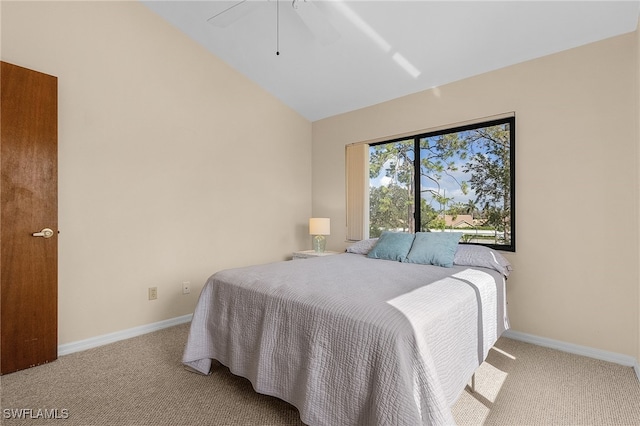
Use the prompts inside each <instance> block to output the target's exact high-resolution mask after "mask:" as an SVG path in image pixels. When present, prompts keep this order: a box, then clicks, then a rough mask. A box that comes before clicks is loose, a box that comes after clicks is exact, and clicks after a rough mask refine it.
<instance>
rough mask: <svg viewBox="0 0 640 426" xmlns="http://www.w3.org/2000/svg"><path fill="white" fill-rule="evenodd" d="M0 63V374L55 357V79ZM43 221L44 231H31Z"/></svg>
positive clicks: (56, 330)
mask: <svg viewBox="0 0 640 426" xmlns="http://www.w3.org/2000/svg"><path fill="white" fill-rule="evenodd" d="M0 65H1V69H0V94H1V102H0V145H1V146H0V170H1V172H2V181H1V184H0V198H1V203H2V206H1V208H0V247H1V252H2V254H1V256H0V281H1V283H0V302H1V303H0V335H1V336H0V337H1V338H0V374H6V373H11V372H13V371H17V370H22V369H25V368H28V367H33V366H35V365H39V364H43V363H46V362H49V361H53V360H55V359H57V357H58V201H57V200H58V179H57V172H58V167H57V164H58V161H57V154H58V147H57V144H58V116H57V115H58V101H57V96H58V93H57V92H58V82H57V78H56V77H52V76H50V75H46V74H42V73H40V72H36V71H32V70H29V69H26V68H22V67H18V66H15V65H11V64H8V63H5V62H2V63H1V64H0ZM44 228H49V229H51V230H52V231H53V232H52V233H51V234H52V235H51V236H50V237H46V238H45V236H33V234H34V233H36V232H39V231H41V230H42V229H44ZM46 234H47V235H48V234H49V233H48V232H47V233H46Z"/></svg>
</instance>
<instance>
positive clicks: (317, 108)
mask: <svg viewBox="0 0 640 426" xmlns="http://www.w3.org/2000/svg"><path fill="white" fill-rule="evenodd" d="M142 3H144V4H145V5H146V6H148V7H149V8H150V9H152V10H153V11H155V12H156V13H158V14H159V15H160V16H162V17H163V18H164V19H166V20H167V21H169V22H170V23H172V24H173V25H174V26H176V27H178V28H179V29H180V30H182V31H183V32H184V33H186V34H187V35H188V36H189V37H191V38H192V39H193V40H195V41H197V42H198V43H200V44H201V45H203V46H204V47H205V48H207V49H208V50H209V51H211V52H212V53H213V54H215V55H216V56H218V57H219V58H221V59H222V60H224V61H225V62H227V63H228V64H229V65H230V66H231V67H233V68H235V69H237V70H238V71H239V72H241V73H242V74H244V75H246V76H247V77H248V78H250V79H251V80H253V81H255V82H256V83H257V84H258V85H260V86H262V87H263V88H264V89H265V90H267V91H268V92H270V93H272V94H273V95H274V96H276V97H277V98H279V99H280V100H281V101H282V102H284V103H285V104H287V105H289V106H290V107H291V108H293V109H294V110H296V111H298V112H299V113H300V114H301V115H303V116H304V117H306V118H307V119H309V120H311V121H315V120H319V119H322V118H326V117H329V116H332V115H336V114H340V113H343V112H347V111H351V110H354V109H358V108H362V107H365V106H369V105H373V104H376V103H380V102H383V101H387V100H390V99H393V98H397V97H400V96H403V95H407V94H411V93H415V92H419V91H422V90H425V89H429V88H432V87H437V86H440V85H443V84H446V83H450V82H453V81H456V80H460V79H463V78H466V77H470V76H473V75H477V74H480V73H484V72H487V71H491V70H495V69H498V68H502V67H505V66H508V65H512V64H515V63H519V62H522V61H526V60H529V59H534V58H537V57H540V56H544V55H548V54H551V53H554V52H558V51H562V50H566V49H570V48H573V47H576V46H579V45H583V44H587V43H591V42H594V41H597V40H601V39H604V38H608V37H613V36H616V35H620V34H624V33H628V32H632V31H634V30H635V29H636V27H637V24H638V16H639V15H638V13H639V11H640V2H639V1H638V0H627V1H577V0H573V1H517V0H511V1H494V2H492V1H428V0H421V1H420V0H418V1H415V0H414V1H390V0H386V1H384V0H379V1H353V0H344V1H340V0H337V1H327V0H315V1H313V2H312V0H308V1H307V2H305V1H304V0H298V1H297V3H296V6H297V8H295V9H294V8H293V7H292V1H291V0H287V1H285V0H282V1H277V0H249V2H247V3H245V4H242V5H240V6H237V7H235V8H233V9H231V10H229V11H227V12H225V13H223V14H221V15H219V16H218V17H216V18H213V19H211V22H208V20H209V18H211V17H213V16H214V15H216V14H218V13H220V12H222V11H224V10H225V9H227V8H229V7H231V6H233V5H234V4H237V3H239V1H146V0H143V1H142ZM300 16H309V17H310V18H314V21H315V22H316V23H317V24H316V25H320V27H319V29H318V27H313V26H312V27H313V28H315V29H314V30H313V31H312V30H310V27H309V26H307V25H306V24H305V23H304V21H303V19H301V18H300ZM234 19H235V21H234V22H231V21H232V20H234ZM278 47H279V52H280V54H279V55H276V50H277V48H278ZM399 57H401V58H404V59H405V60H406V61H407V62H408V63H409V64H410V65H406V64H405V65H401V63H400V62H401V60H398V58H399ZM412 67H413V68H412Z"/></svg>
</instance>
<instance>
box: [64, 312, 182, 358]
mask: <svg viewBox="0 0 640 426" xmlns="http://www.w3.org/2000/svg"><path fill="white" fill-rule="evenodd" d="M192 316H193V314H188V315H183V316H181V317H176V318H170V319H168V320H164V321H158V322H154V323H152V324H145V325H141V326H138V327H133V328H129V329H127V330H122V331H116V332H114V333H109V334H103V335H102V336H96V337H90V338H88V339H84V340H78V341H77V342H71V343H65V344H64V345H59V346H58V356H62V355H68V354H71V353H74V352H80V351H85V350H87V349H91V348H95V347H98V346H102V345H106V344H108V343H113V342H117V341H119V340H124V339H130V338H132V337H136V336H141V335H143V334H147V333H151V332H153V331H158V330H162V329H163V328H167V327H172V326H174V325H178V324H184V323H186V322H189V321H191V317H192Z"/></svg>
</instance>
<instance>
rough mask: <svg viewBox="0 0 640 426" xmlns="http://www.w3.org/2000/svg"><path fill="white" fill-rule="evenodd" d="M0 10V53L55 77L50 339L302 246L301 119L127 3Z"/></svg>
mask: <svg viewBox="0 0 640 426" xmlns="http://www.w3.org/2000/svg"><path fill="white" fill-rule="evenodd" d="M1 7H2V60H3V61H6V62H10V63H14V64H17V65H21V66H24V67H27V68H31V69H35V70H38V71H42V72H45V73H48V74H52V75H55V76H57V77H58V79H59V80H58V81H59V219H60V230H61V234H60V239H59V253H60V258H59V319H60V320H59V343H60V344H64V343H68V342H74V341H78V340H81V339H85V338H89V337H94V336H99V335H102V334H105V333H109V332H114V331H119V330H124V329H127V328H131V327H134V326H138V325H143V324H149V323H153V322H156V321H160V320H164V319H168V318H173V317H177V316H180V315H185V314H188V313H191V312H193V308H194V306H195V302H196V300H197V297H198V294H199V291H200V289H201V287H202V285H203V283H204V281H205V280H206V278H207V277H208V276H209V275H210V274H212V273H213V272H215V271H217V270H220V269H222V268H226V267H232V266H238V265H246V264H252V263H262V262H268V261H275V260H281V259H284V258H285V257H286V256H287V255H290V253H291V251H292V250H298V249H302V248H306V247H307V246H308V245H309V236H308V235H307V233H306V226H307V220H308V217H309V215H310V213H311V173H310V169H311V123H310V122H308V121H307V120H306V119H304V118H302V117H301V116H300V115H298V114H297V113H295V112H293V111H292V110H291V109H289V108H288V107H286V106H284V105H283V104H282V103H280V102H278V101H277V100H275V98H273V97H272V96H271V95H269V94H267V93H266V92H265V91H263V90H262V89H260V88H258V87H257V86H256V85H255V84H253V83H251V82H250V81H248V80H247V79H246V78H244V77H243V76H241V75H240V74H239V73H237V72H235V71H233V70H232V69H230V68H229V67H228V66H227V65H226V64H224V63H223V62H222V61H220V60H219V59H217V58H216V57H214V56H212V55H211V54H209V53H207V52H206V51H205V50H204V49H203V48H201V47H200V46H199V45H197V44H196V43H194V42H193V41H191V40H189V39H188V38H187V37H186V36H185V35H183V34H182V33H181V32H179V31H178V30H176V29H174V28H173V27H171V26H170V25H169V24H167V23H166V22H165V21H163V20H162V19H161V18H160V17H158V16H156V15H155V14H154V13H153V12H151V11H150V10H148V9H147V8H145V7H144V6H143V5H141V4H139V3H137V2H106V3H105V2H42V3H34V2H15V3H14V2H7V1H2V2H1ZM182 281H191V283H192V292H191V294H190V295H188V296H183V295H182V294H181V283H182ZM151 286H157V287H158V294H159V299H158V300H156V301H148V300H147V288H148V287H151Z"/></svg>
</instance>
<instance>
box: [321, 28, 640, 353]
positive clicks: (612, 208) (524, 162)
mask: <svg viewBox="0 0 640 426" xmlns="http://www.w3.org/2000/svg"><path fill="white" fill-rule="evenodd" d="M637 53H638V37H637V35H636V34H628V35H624V36H620V37H616V38H612V39H608V40H605V41H602V42H599V43H595V44H591V45H588V46H584V47H580V48H576V49H572V50H568V51H565V52H562V53H559V54H555V55H552V56H547V57H544V58H541V59H538V60H534V61H530V62H526V63H522V64H519V65H515V66H511V67H508V68H504V69H501V70H497V71H494V72H490V73H486V74H483V75H480V76H477V77H474V78H469V79H466V80H462V81H459V82H456V83H452V84H449V85H446V86H443V87H438V88H435V89H432V90H428V91H425V92H422V93H418V94H415V95H411V96H407V97H403V98H399V99H396V100H393V101H390V102H386V103H382V104H379V105H375V106H372V107H369V108H365V109H361V110H358V111H353V112H350V113H346V114H342V115H338V116H335V117H331V118H327V119H325V120H321V121H317V122H314V123H313V214H314V215H318V216H324V215H327V216H329V217H331V219H332V221H333V223H335V224H336V226H332V234H331V236H329V237H328V243H327V244H328V247H329V248H330V249H341V248H343V247H345V246H346V243H345V242H344V240H345V238H344V235H345V232H344V226H342V224H344V218H345V211H344V188H345V182H344V174H345V171H344V149H345V148H344V147H345V145H346V144H350V143H355V142H361V141H368V140H372V139H378V138H381V137H391V136H394V135H398V134H402V133H406V132H417V131H419V130H424V129H429V128H433V127H438V126H442V125H445V124H454V123H458V122H462V121H466V120H471V119H476V118H480V117H487V116H491V115H494V114H501V113H506V112H510V111H515V113H516V134H517V136H516V188H517V192H516V227H517V228H516V232H517V234H516V235H517V239H516V243H517V252H516V253H507V254H506V257H507V258H508V259H510V260H511V262H512V263H513V265H514V267H515V272H514V273H513V275H512V277H511V278H510V279H509V282H508V290H509V293H508V295H509V296H508V297H509V309H510V317H511V322H512V328H513V329H514V330H516V331H520V332H523V333H529V334H533V335H536V336H540V337H546V338H549V339H555V340H560V341H564V342H569V343H574V344H578V345H584V346H589V347H593V348H597V349H601V350H606V351H612V352H616V353H620V354H625V355H630V356H634V357H639V358H640V354H639V350H638V342H639V338H640V337H639V336H640V324H639V313H638V311H639V308H638V307H639V280H638V278H639V268H638V262H639V256H638V255H639V251H638V218H639V215H638V114H639V111H638V103H637V96H638V93H637V91H634V90H632V88H634V87H637V79H638V62H637ZM338 224H341V226H337V225H338Z"/></svg>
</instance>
